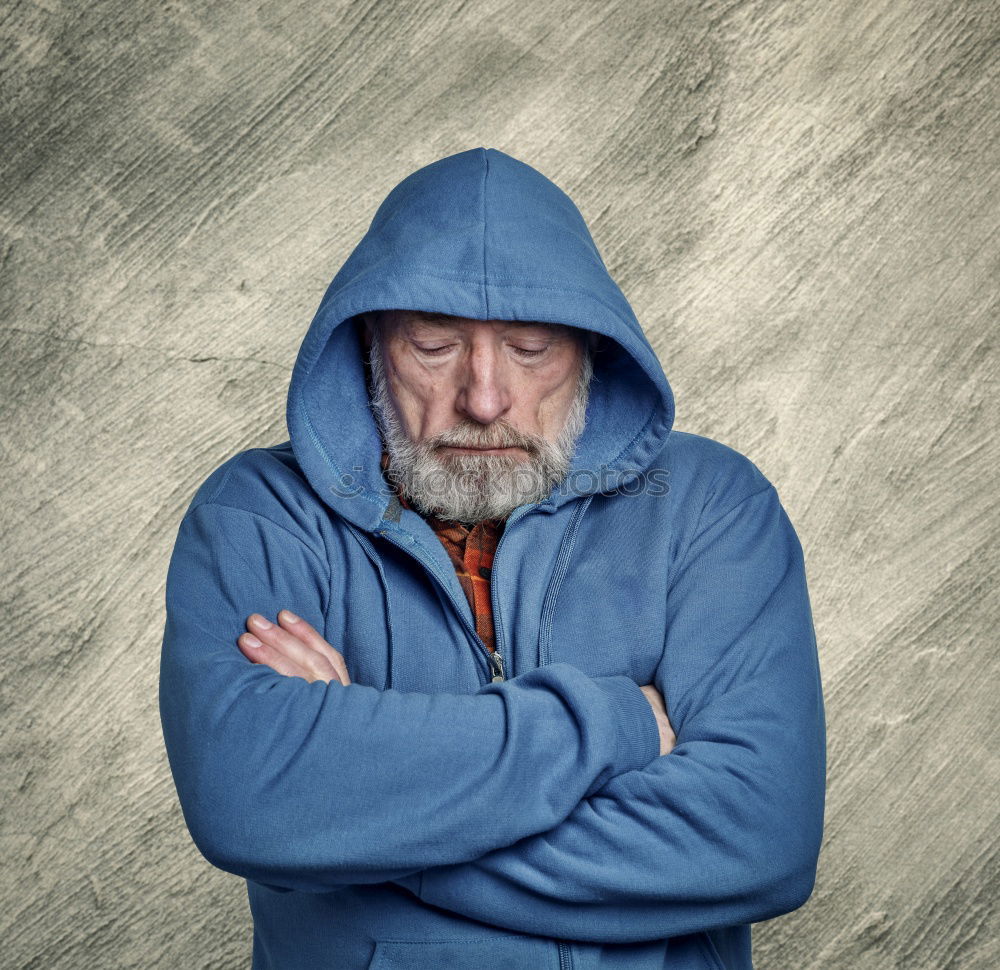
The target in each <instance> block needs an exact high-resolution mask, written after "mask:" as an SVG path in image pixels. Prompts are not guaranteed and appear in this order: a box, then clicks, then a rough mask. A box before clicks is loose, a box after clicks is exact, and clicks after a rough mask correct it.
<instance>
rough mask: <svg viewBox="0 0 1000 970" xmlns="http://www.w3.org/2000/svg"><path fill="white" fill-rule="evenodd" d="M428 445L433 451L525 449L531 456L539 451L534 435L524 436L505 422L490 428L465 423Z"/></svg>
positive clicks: (450, 429) (434, 439)
mask: <svg viewBox="0 0 1000 970" xmlns="http://www.w3.org/2000/svg"><path fill="white" fill-rule="evenodd" d="M428 445H429V447H430V448H431V449H437V448H441V447H446V446H449V445H452V446H455V447H457V448H523V449H524V450H525V451H527V452H529V453H531V454H534V453H536V452H537V451H538V442H537V441H536V439H535V436H534V435H528V434H524V433H522V432H520V431H518V430H517V429H516V428H513V427H511V425H509V424H507V423H506V422H504V421H500V422H495V423H494V424H491V425H489V426H488V427H483V426H482V425H474V424H470V423H468V422H463V423H462V424H460V425H456V426H455V427H454V428H449V429H448V430H447V431H442V432H441V434H439V435H435V436H434V437H433V438H431V439H430V441H429V442H428Z"/></svg>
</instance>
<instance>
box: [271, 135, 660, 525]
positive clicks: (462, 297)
mask: <svg viewBox="0 0 1000 970" xmlns="http://www.w3.org/2000/svg"><path fill="white" fill-rule="evenodd" d="M387 309H412V310H425V311H429V312H435V313H445V314H449V315H453V316H461V317H467V318H471V319H477V320H490V319H494V320H526V321H537V322H542V323H561V324H565V325H568V326H573V327H578V328H581V329H584V330H593V331H596V332H597V333H600V334H602V335H603V336H604V337H605V338H607V339H605V340H602V341H601V342H600V344H599V347H598V349H597V350H596V352H595V354H594V358H593V361H594V376H593V379H592V382H591V385H590V398H589V401H588V405H587V416H586V425H585V427H584V430H583V432H582V434H581V436H580V439H579V442H578V444H577V449H576V454H575V456H574V459H573V464H572V466H571V470H570V473H569V476H568V479H571V480H572V483H573V488H572V489H571V490H567V489H564V488H560V486H556V487H555V488H554V489H553V492H552V495H551V497H550V499H549V501H550V502H551V503H553V505H559V504H561V503H562V502H564V501H568V500H569V499H571V498H573V497H575V496H576V495H581V494H589V493H591V492H594V491H605V490H607V489H609V488H614V487H618V486H619V485H622V484H626V483H627V482H628V481H630V480H632V479H634V478H635V477H636V474H638V473H641V472H642V471H643V470H644V469H646V468H648V467H649V466H650V464H651V463H652V461H653V460H654V459H655V457H656V456H657V455H658V454H659V453H660V451H662V449H663V447H664V446H665V444H666V440H667V436H668V435H669V432H670V430H671V427H672V425H673V415H674V402H673V394H672V391H671V389H670V385H669V383H668V382H667V379H666V376H665V375H664V373H663V369H662V367H661V365H660V363H659V360H658V359H657V357H656V355H655V353H654V352H653V349H652V347H651V346H650V344H649V341H648V340H647V338H646V336H645V334H644V333H643V331H642V328H641V327H640V325H639V323H638V320H637V319H636V317H635V314H634V313H633V312H632V308H631V307H630V306H629V304H628V301H627V300H626V299H625V297H624V295H623V294H622V293H621V290H620V289H619V288H618V286H617V284H615V282H614V280H613V279H612V278H611V276H610V275H609V274H608V271H607V269H606V268H605V266H604V263H603V261H602V260H601V257H600V255H599V254H598V252H597V248H596V246H595V245H594V243H593V240H592V239H591V237H590V233H589V230H588V229H587V227H586V224H585V223H584V220H583V217H582V216H581V215H580V213H579V211H578V210H577V209H576V207H575V205H573V203H572V201H571V200H570V199H569V197H568V196H566V195H565V193H563V192H562V190H561V189H559V188H558V187H557V186H556V185H555V184H554V183H552V182H551V181H549V180H548V179H547V178H546V177H545V176H543V175H541V174H540V173H539V172H537V171H536V170H535V169H533V168H531V167H530V166H528V165H525V164H524V163H523V162H519V161H517V160H516V159H514V158H512V157H511V156H509V155H505V154H504V153H502V152H499V151H497V150H496V149H482V148H480V149H473V150H470V151H466V152H461V153H459V154H457V155H452V156H449V157H447V158H444V159H441V160H439V161H437V162H433V163H431V164H430V165H428V166H425V167H424V168H422V169H420V170H418V171H417V172H414V173H413V174H412V175H409V176H407V178H405V179H404V180H403V181H402V182H401V183H400V184H399V185H397V186H396V187H395V188H394V189H393V190H392V192H390V193H389V195H388V196H387V197H386V199H385V201H384V202H383V203H382V205H381V206H380V207H379V209H378V211H377V212H376V214H375V217H374V219H373V220H372V224H371V226H370V228H369V229H368V231H367V233H366V234H365V236H364V238H363V239H362V240H361V241H360V242H359V243H358V245H357V246H356V248H355V249H354V251H353V252H352V253H351V255H350V257H349V258H348V260H347V261H346V262H345V263H344V265H343V267H342V268H341V270H340V271H339V272H338V273H337V275H336V277H335V278H334V280H333V281H332V282H331V284H330V286H329V287H328V288H327V291H326V294H325V295H324V297H323V301H322V303H321V304H320V307H319V310H318V311H317V313H316V315H315V316H314V318H313V320H312V323H311V324H310V326H309V329H308V331H307V333H306V336H305V338H304V340H303V342H302V345H301V347H300V349H299V353H298V357H297V359H296V362H295V367H294V369H293V371H292V377H291V382H290V386H289V393H288V401H287V421H288V430H289V438H290V440H291V444H292V448H293V451H294V453H295V456H296V459H297V460H298V462H299V464H300V465H301V467H302V469H303V471H304V473H305V475H306V477H307V478H308V479H309V481H310V483H311V484H312V486H313V487H314V489H315V490H316V491H317V493H318V494H319V495H320V496H321V497H322V498H323V500H324V501H325V502H327V504H329V505H330V506H331V507H333V508H334V509H335V510H336V511H337V512H338V513H340V514H342V515H344V516H345V517H347V518H348V519H349V520H350V521H352V522H355V523H356V524H358V525H360V526H362V527H364V528H369V529H373V528H376V527H377V526H378V523H379V522H380V521H381V520H382V519H383V517H384V515H385V512H386V509H387V507H388V506H389V504H390V498H391V497H392V493H391V491H390V490H389V489H388V486H387V485H386V483H385V480H384V478H383V477H382V473H381V469H380V458H381V451H382V443H381V438H380V435H379V432H378V428H377V426H376V423H375V417H374V415H373V414H372V412H371V410H370V408H369V404H368V390H367V386H366V383H365V367H364V359H363V353H364V348H363V344H362V341H361V335H360V326H359V324H358V323H357V321H356V318H357V317H358V316H359V315H360V314H361V313H364V312H367V311H373V310H387ZM602 469H603V471H602ZM588 483H589V484H588Z"/></svg>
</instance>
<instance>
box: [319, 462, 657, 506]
mask: <svg viewBox="0 0 1000 970" xmlns="http://www.w3.org/2000/svg"><path fill="white" fill-rule="evenodd" d="M363 471H364V466H362V465H354V466H353V468H352V469H351V471H349V472H343V473H342V474H341V475H340V478H339V479H338V480H336V481H335V482H334V483H333V485H331V486H330V491H331V492H333V493H334V495H338V496H340V497H341V498H352V497H354V496H355V495H359V494H360V493H361V492H363V491H366V489H365V487H364V486H363V485H362V484H361V482H362V475H361V473H362V472H363ZM466 474H467V477H468V481H469V487H470V488H472V487H473V486H474V479H473V477H472V474H471V473H466ZM632 476H634V477H632ZM463 477H466V475H463V474H462V473H460V474H459V476H458V479H459V481H462V479H463ZM513 477H514V481H515V482H517V479H518V478H519V477H520V476H519V475H518V474H517V470H515V472H514V476H513ZM623 478H625V479H627V480H625V481H623ZM669 478H670V470H669V469H667V468H637V469H633V470H632V471H631V472H629V471H627V470H625V471H624V472H623V471H622V470H616V471H615V470H611V469H609V468H607V467H605V466H602V467H601V468H599V469H597V470H592V469H588V468H577V469H574V470H573V471H571V472H570V473H569V474H568V475H567V476H566V477H565V478H564V479H563V480H562V481H561V482H560V483H559V484H558V485H557V486H556V487H555V489H554V492H555V494H558V495H566V496H574V495H589V494H591V493H592V492H614V493H616V494H618V495H652V496H654V497H660V496H664V495H666V494H668V493H669V491H670V481H669ZM451 481H452V478H451V477H450V476H449V474H448V473H447V472H444V471H442V472H441V473H440V476H438V475H436V474H434V473H432V474H430V475H429V476H428V477H427V478H426V480H425V484H426V487H427V493H428V495H430V496H433V495H434V494H437V493H436V491H435V487H436V486H437V485H438V484H440V488H441V491H442V492H444V491H445V489H446V488H447V486H448V484H449V483H450V482H451ZM532 482H533V480H532ZM524 484H525V486H526V488H527V487H529V486H530V484H531V482H525V483H524ZM376 491H377V492H378V493H379V494H380V495H383V496H385V497H387V498H388V497H389V496H390V495H392V488H391V486H390V485H389V483H388V482H387V481H386V480H385V478H384V477H380V479H379V482H378V484H377V485H376Z"/></svg>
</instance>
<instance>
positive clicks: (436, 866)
mask: <svg viewBox="0 0 1000 970" xmlns="http://www.w3.org/2000/svg"><path fill="white" fill-rule="evenodd" d="M744 494H745V493H744ZM255 529H259V530H260V534H257V533H255V531H254V530H255ZM181 539H182V540H183V542H181V541H180V540H179V544H178V550H179V551H178V552H177V553H175V555H176V557H177V562H178V565H177V568H176V570H175V577H174V578H173V580H171V577H170V576H169V575H168V589H167V593H168V596H167V600H168V623H167V630H166V635H165V640H164V653H163V660H162V662H161V717H162V720H163V725H164V735H165V740H166V741H167V744H168V753H169V754H170V755H171V766H172V768H174V774H175V780H176V781H177V784H178V789H179V792H180V794H181V803H182V807H184V809H185V816H186V818H188V822H189V828H191V830H192V835H193V836H194V837H195V841H196V843H198V845H199V848H201V849H202V851H203V853H204V854H205V855H206V856H207V857H208V858H209V859H210V861H213V862H214V863H215V864H216V865H219V866H220V867H221V868H224V869H227V870H228V871H230V872H235V873H237V874H239V875H243V876H245V877H246V878H252V879H255V880H257V881H258V882H262V883H265V884H267V885H270V886H272V887H273V888H284V889H299V890H302V891H311V892H324V891H328V890H329V889H330V888H333V887H334V886H336V885H338V884H345V883H352V882H356V883H363V882H380V881H386V880H392V881H396V882H398V883H400V884H401V885H403V886H405V887H407V888H408V889H409V890H410V891H412V892H414V893H415V894H417V895H418V896H419V897H420V898H421V899H422V900H423V901H424V902H426V903H427V904H429V905H434V906H439V907H441V908H444V909H446V910H450V911H453V912H456V913H460V914H462V915H465V916H468V917H470V918H473V919H478V920H480V921H482V922H485V923H488V924H491V925H495V926H499V927H504V928H509V929H512V930H515V931H519V932H530V933H535V934H541V935H546V936H550V937H552V936H555V937H563V938H568V939H577V940H590V941H595V942H609V943H613V942H638V941H643V940H655V939H662V938H664V937H667V936H673V935H677V934H681V933H686V932H694V931H700V930H705V929H710V928H712V927H717V926H731V925H736V924H741V923H750V922H758V921H760V920H763V919H769V918H771V917H773V916H776V915H780V914H781V913H783V912H788V911H789V910H791V909H794V908H795V907H796V906H798V905H801V904H802V902H804V901H805V899H806V898H808V895H809V894H810V892H811V890H812V886H813V882H814V879H815V868H816V862H817V857H818V852H819V844H820V840H821V835H822V822H823V798H824V792H825V725H824V719H823V706H822V694H821V690H820V680H819V666H818V657H817V653H816V643H815V637H814V632H813V628H812V620H811V614H810V609H809V601H808V597H807V594H806V586H805V574H804V567H803V562H802V552H801V547H800V546H799V544H798V540H797V538H796V536H795V533H794V531H793V530H792V528H791V525H790V523H789V522H788V520H787V517H786V516H785V513H784V510H783V509H782V508H781V506H780V503H779V502H778V500H777V496H776V494H775V493H774V490H773V488H770V487H767V488H764V489H760V490H759V491H756V492H753V493H752V494H750V495H745V497H744V498H739V497H738V496H734V497H730V496H727V495H726V494H723V493H721V492H720V494H719V495H718V496H717V497H716V498H715V500H714V502H713V505H712V507H710V508H707V509H706V512H705V514H704V515H703V518H702V521H701V522H700V523H699V528H698V530H697V533H696V534H695V535H694V536H692V537H691V538H690V540H689V542H688V543H687V547H686V551H685V552H684V554H683V556H682V558H681V559H680V561H679V562H678V563H677V564H676V566H675V568H674V571H673V575H672V577H671V580H670V588H669V590H668V591H667V605H668V609H667V623H668V632H667V640H666V644H665V649H664V654H663V659H662V661H661V664H660V666H659V668H658V669H657V672H656V675H655V677H654V681H655V687H654V685H646V686H647V687H648V688H650V690H647V689H645V688H644V689H643V690H642V693H641V694H639V693H638V692H637V691H636V685H635V684H634V683H633V682H631V681H628V678H614V677H612V678H590V677H588V676H587V675H586V674H584V673H583V672H582V671H578V670H576V668H574V667H572V666H571V665H568V664H552V665H548V666H546V667H543V668H541V669H539V670H533V671H529V672H527V673H526V674H523V675H521V676H519V677H516V678H514V679H513V680H510V681H508V682H506V683H502V684H490V685H486V686H485V687H483V688H482V689H481V690H480V691H479V692H478V695H477V696H474V697H473V696H461V695H414V694H406V693H401V692H399V691H391V690H390V691H385V692H379V691H376V690H375V689H374V688H371V687H367V686H362V685H351V684H349V683H348V678H347V671H346V668H343V667H342V664H343V658H342V657H340V656H339V654H338V653H337V651H335V650H334V649H333V648H332V647H331V646H330V645H329V644H327V643H326V642H325V641H323V640H322V637H320V636H319V634H318V633H316V631H315V628H314V627H298V632H297V633H295V634H292V633H290V632H289V631H290V630H293V629H295V627H296V622H295V621H291V620H290V619H289V618H288V616H287V615H286V614H285V613H284V612H281V610H282V608H283V607H285V606H286V604H288V603H289V602H290V601H291V600H292V599H294V598H295V597H296V596H298V595H299V594H298V593H297V592H296V593H295V594H294V596H293V594H292V591H296V590H309V589H313V588H315V589H318V590H322V589H324V588H329V576H328V575H326V576H321V575H319V574H317V575H316V577H315V581H313V580H310V579H308V574H309V571H310V570H321V569H324V568H325V566H324V564H323V563H322V561H321V559H320V557H319V556H318V555H317V556H310V555H309V554H307V552H305V551H302V550H300V549H299V546H300V545H302V543H298V544H292V545H290V544H289V542H288V536H287V535H281V534H279V533H278V532H277V531H276V530H275V529H274V528H272V526H271V525H269V524H267V523H265V522H261V521H258V520H257V519H255V518H253V517H252V514H251V513H246V512H242V511H238V510H229V509H225V508H221V507H217V508H211V509H209V508H206V507H204V506H202V507H201V508H199V509H196V510H194V512H193V513H189V517H188V520H187V521H186V523H185V525H184V526H182V536H181ZM261 544H263V547H261ZM226 547H231V548H228V549H227V548H226ZM257 548H262V553H261V555H262V556H263V557H264V559H265V561H266V563H267V568H266V569H262V568H261V566H260V559H261V557H260V556H258V555H257V554H256V553H255V552H254V550H255V549H257ZM296 550H298V551H296ZM172 568H173V567H172ZM258 604H259V605H258ZM254 605H258V608H259V609H261V610H262V612H267V613H268V614H269V615H270V616H274V617H276V618H277V619H278V624H276V625H273V626H272V627H271V628H270V630H269V631H268V630H265V631H260V630H255V631H254V635H255V636H257V637H258V639H260V641H261V643H262V646H261V647H252V646H250V644H249V643H248V641H247V636H248V634H244V635H243V636H241V637H240V643H239V647H240V651H241V652H242V653H243V654H244V655H246V656H250V657H251V659H252V660H255V661H256V662H255V663H250V664H248V663H246V661H245V659H244V657H240V656H239V655H238V654H236V652H235V651H232V640H228V641H227V640H226V639H225V638H224V637H223V636H222V635H221V631H222V630H223V629H225V627H226V626H227V625H230V626H229V628H230V629H232V627H233V626H235V625H236V623H239V625H242V624H243V623H244V621H245V620H246V617H247V608H248V607H249V608H252V607H253V606H254ZM297 609H298V610H299V612H300V614H301V615H305V616H313V617H316V618H320V617H322V616H323V615H324V611H325V604H324V603H322V602H320V601H313V600H312V599H310V600H309V601H308V602H307V605H306V607H305V609H303V608H302V607H297ZM279 614H280V615H279ZM206 616H207V617H209V620H207V621H206V620H205V619H204V618H205V617H206ZM237 617H239V619H237ZM297 622H299V623H302V622H305V621H304V620H299V621H297ZM262 634H263V635H262ZM303 634H305V638H304V639H303ZM276 640H281V641H282V644H283V647H284V649H279V647H277V646H276V645H275V643H274V641H276ZM272 651H273V652H272ZM234 655H235V656H234ZM312 655H315V656H312ZM303 662H305V663H306V666H303ZM310 665H311V666H310ZM276 673H277V674H281V675H282V676H276ZM320 674H321V675H322V676H319V675H320ZM341 674H342V675H343V679H341ZM310 677H312V678H314V679H310ZM320 679H326V683H325V684H320V683H317V682H316V680H320ZM335 679H336V680H339V681H340V683H339V684H337V683H334V680H335ZM626 681H628V682H627V683H626ZM296 685H298V686H296ZM348 687H349V688H350V689H348ZM654 689H655V691H656V693H657V695H658V696H659V697H661V698H666V704H667V705H669V709H670V719H669V722H668V723H670V724H671V726H672V727H671V730H672V731H676V738H675V741H674V746H673V747H672V749H671V750H670V752H669V756H668V757H655V756H654V752H653V751H652V750H651V749H652V748H653V747H660V749H661V750H662V747H663V746H662V740H661V739H656V740H657V741H660V742H661V743H655V742H654V739H655V735H654V736H653V737H651V736H650V733H646V732H650V731H651V725H650V724H649V722H648V720H647V719H648V714H649V705H650V704H651V703H652V701H653V697H652V696H651V694H652V691H653V690H654ZM567 712H569V714H570V716H569V717H567ZM664 717H665V712H664ZM657 733H659V732H657ZM379 764H386V765H390V766H391V770H387V771H378V770H376V769H375V766H377V765H379ZM414 791H419V792H421V797H420V798H417V799H409V798H408V793H409V792H414ZM404 804H405V805H406V806H407V808H406V812H407V818H408V820H409V822H410V824H409V825H408V826H405V827H400V826H399V825H398V821H399V819H398V815H399V812H400V811H401V810H402V809H401V806H402V805H404ZM289 812H291V813H292V815H293V817H291V818H289ZM483 818H489V824H488V825H484V824H479V823H477V822H476V821H475V820H476V819H483ZM286 819H287V821H286ZM282 825H284V826H285V830H284V831H280V830H279V829H280V828H281V826H282ZM272 829H273V830H274V831H272Z"/></svg>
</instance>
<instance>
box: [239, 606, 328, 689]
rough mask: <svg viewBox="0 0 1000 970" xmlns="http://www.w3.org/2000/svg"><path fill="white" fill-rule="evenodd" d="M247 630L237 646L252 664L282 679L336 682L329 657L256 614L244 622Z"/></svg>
mask: <svg viewBox="0 0 1000 970" xmlns="http://www.w3.org/2000/svg"><path fill="white" fill-rule="evenodd" d="M301 622H302V621H300V623H301ZM306 625H307V626H308V624H306ZM247 627H248V628H249V630H250V632H249V633H244V634H242V635H241V636H240V637H239V638H238V640H237V643H238V644H239V647H240V650H241V652H242V653H243V655H244V656H245V657H247V658H248V659H250V660H251V661H252V662H254V663H263V664H266V665H267V666H268V667H271V668H272V669H273V670H275V671H277V672H278V673H279V674H283V675H284V676H286V677H303V678H304V679H306V680H308V681H310V682H311V681H314V680H322V681H324V682H325V683H329V682H330V681H331V680H339V679H340V677H339V674H338V672H337V669H336V667H335V666H334V664H333V663H332V661H331V659H330V658H329V656H327V655H326V654H325V653H323V652H321V651H319V650H316V649H314V648H313V647H312V646H311V645H309V644H307V643H305V642H303V641H302V640H301V639H299V637H298V636H296V635H293V634H291V633H289V632H288V631H287V630H285V629H284V628H283V627H281V626H278V625H276V624H274V623H272V622H271V621H270V620H268V619H267V618H266V617H264V616H262V615H261V614H260V613H252V614H251V615H250V616H249V617H248V618H247ZM256 644H259V646H257V645H256ZM331 649H332V648H331Z"/></svg>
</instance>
